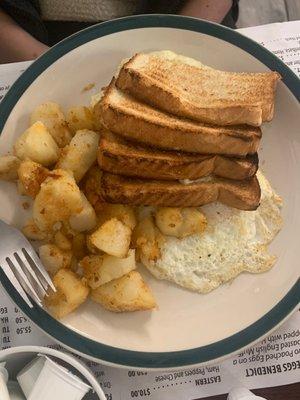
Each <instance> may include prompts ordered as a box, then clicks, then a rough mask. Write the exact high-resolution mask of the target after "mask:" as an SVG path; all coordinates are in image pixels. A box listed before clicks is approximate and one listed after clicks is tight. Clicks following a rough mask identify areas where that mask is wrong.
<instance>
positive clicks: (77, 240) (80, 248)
mask: <svg viewBox="0 0 300 400" xmlns="http://www.w3.org/2000/svg"><path fill="white" fill-rule="evenodd" d="M72 253H73V254H74V257H76V259H77V260H81V259H82V258H83V257H85V256H86V255H87V254H88V249H87V245H86V237H85V235H84V234H83V233H78V234H77V235H76V236H74V237H73V238H72Z"/></svg>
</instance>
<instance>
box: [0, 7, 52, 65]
mask: <svg viewBox="0 0 300 400" xmlns="http://www.w3.org/2000/svg"><path fill="white" fill-rule="evenodd" d="M47 49H48V46H46V45H45V44H43V43H41V42H39V41H38V40H37V39H35V38H34V37H33V36H31V35H30V34H29V33H28V32H26V31H25V30H24V29H22V28H21V27H20V26H19V25H18V24H17V23H16V22H15V21H14V20H13V19H12V18H11V17H10V16H9V15H7V14H6V13H5V12H4V11H3V10H1V8H0V64H3V63H9V62H17V61H27V60H33V59H35V58H37V57H38V56H40V55H41V54H43V53H44V52H45V51H46V50H47Z"/></svg>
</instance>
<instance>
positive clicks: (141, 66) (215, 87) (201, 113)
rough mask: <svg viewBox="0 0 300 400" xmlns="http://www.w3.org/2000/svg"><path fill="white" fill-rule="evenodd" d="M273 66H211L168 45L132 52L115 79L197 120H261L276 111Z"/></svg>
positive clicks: (163, 106)
mask: <svg viewBox="0 0 300 400" xmlns="http://www.w3.org/2000/svg"><path fill="white" fill-rule="evenodd" d="M279 79H280V75H279V74H278V73H277V72H264V73H237V72H225V71H219V70H215V69H213V68H210V67H208V66H206V65H203V64H201V63H200V62H197V61H196V60H193V59H191V58H188V57H184V56H180V55H177V54H175V53H173V52H170V51H159V52H153V53H149V54H145V53H140V54H136V55H135V56H133V57H132V58H131V59H130V60H129V61H128V62H127V63H125V65H123V67H122V68H121V70H120V73H119V76H118V79H117V82H116V85H117V87H118V88H119V89H121V90H124V91H127V92H129V93H130V94H131V95H133V96H134V97H136V98H138V99H140V100H142V101H144V102H146V103H148V104H150V105H152V106H155V107H158V108H159V109H161V110H164V111H167V112H169V113H171V114H175V115H178V116H181V117H188V118H191V119H195V120H198V121H203V122H208V123H213V124H219V125H236V124H243V123H245V124H249V125H254V126H260V125H261V123H262V122H264V121H270V120H271V119H272V118H273V113H274V95H275V89H276V84H277V81H278V80H279Z"/></svg>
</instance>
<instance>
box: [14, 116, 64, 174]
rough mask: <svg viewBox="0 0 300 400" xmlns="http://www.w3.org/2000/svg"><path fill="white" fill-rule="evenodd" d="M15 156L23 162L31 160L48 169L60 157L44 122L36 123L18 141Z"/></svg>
mask: <svg viewBox="0 0 300 400" xmlns="http://www.w3.org/2000/svg"><path fill="white" fill-rule="evenodd" d="M14 150H15V154H16V156H17V157H18V158H20V159H21V160H25V159H26V158H29V159H30V160H32V161H35V162H37V163H39V164H42V165H44V166H45V167H48V166H50V165H52V164H54V163H55V162H56V161H57V160H58V157H59V148H58V146H57V144H56V143H55V141H54V139H53V138H52V136H51V135H50V133H49V131H48V129H47V128H46V126H45V125H44V124H43V123H42V122H39V121H38V122H35V123H34V124H33V125H31V127H30V128H28V129H27V130H26V131H25V132H24V133H23V134H22V135H21V136H20V137H19V138H18V140H17V141H16V143H15V146H14Z"/></svg>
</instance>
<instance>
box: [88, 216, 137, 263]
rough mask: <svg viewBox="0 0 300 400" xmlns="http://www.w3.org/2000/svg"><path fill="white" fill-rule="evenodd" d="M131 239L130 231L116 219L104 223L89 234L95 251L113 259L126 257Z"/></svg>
mask: <svg viewBox="0 0 300 400" xmlns="http://www.w3.org/2000/svg"><path fill="white" fill-rule="evenodd" d="M130 238H131V229H130V228H128V226H126V225H124V224H123V223H122V222H121V221H119V220H117V219H116V218H112V219H110V220H109V221H106V222H104V224H103V225H101V226H100V228H98V229H97V230H96V231H95V232H94V233H92V234H91V236H90V240H91V243H92V244H93V245H94V246H95V247H97V249H99V250H102V251H104V252H105V253H108V254H110V255H112V256H115V257H121V258H123V257H126V255H127V253H128V250H129V245H130Z"/></svg>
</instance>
